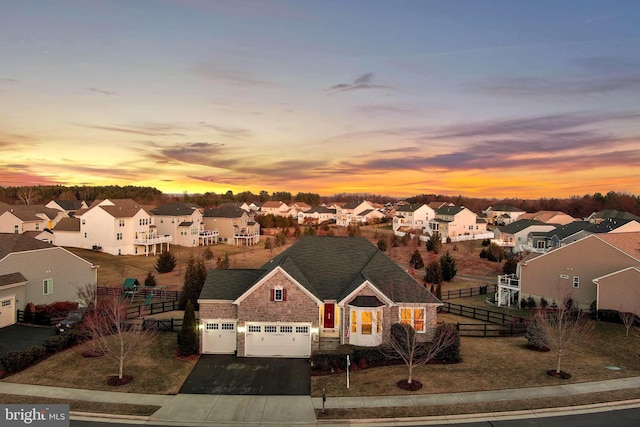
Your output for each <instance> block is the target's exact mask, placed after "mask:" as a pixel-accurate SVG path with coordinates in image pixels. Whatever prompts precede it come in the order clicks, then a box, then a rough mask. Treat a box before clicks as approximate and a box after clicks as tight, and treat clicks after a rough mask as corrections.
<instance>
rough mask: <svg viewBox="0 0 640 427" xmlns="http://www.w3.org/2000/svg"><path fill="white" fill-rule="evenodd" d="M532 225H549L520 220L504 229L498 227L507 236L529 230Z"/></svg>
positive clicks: (530, 220) (533, 220)
mask: <svg viewBox="0 0 640 427" xmlns="http://www.w3.org/2000/svg"><path fill="white" fill-rule="evenodd" d="M532 225H549V224H545V223H544V222H541V221H536V220H535V219H520V220H518V221H514V222H512V223H511V224H509V225H505V226H504V227H498V230H500V232H502V233H507V234H516V233H517V232H519V231H522V230H524V229H525V228H529V227H531V226H532Z"/></svg>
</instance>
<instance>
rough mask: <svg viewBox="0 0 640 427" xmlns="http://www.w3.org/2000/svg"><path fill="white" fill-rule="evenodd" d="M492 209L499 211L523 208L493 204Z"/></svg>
mask: <svg viewBox="0 0 640 427" xmlns="http://www.w3.org/2000/svg"><path fill="white" fill-rule="evenodd" d="M491 210H492V211H494V212H495V211H500V212H524V211H525V210H524V209H520V208H516V207H515V206H511V205H495V206H492V207H491Z"/></svg>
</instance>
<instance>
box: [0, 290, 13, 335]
mask: <svg viewBox="0 0 640 427" xmlns="http://www.w3.org/2000/svg"><path fill="white" fill-rule="evenodd" d="M14 323H16V298H15V297H9V298H6V297H5V298H3V299H2V300H1V301H0V328H3V327H5V326H9V325H13V324H14Z"/></svg>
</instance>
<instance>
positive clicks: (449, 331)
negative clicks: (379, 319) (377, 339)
mask: <svg viewBox="0 0 640 427" xmlns="http://www.w3.org/2000/svg"><path fill="white" fill-rule="evenodd" d="M430 329H431V330H428V331H427V334H426V336H431V339H430V340H427V341H421V340H420V339H419V338H420V335H422V334H418V333H416V330H415V329H414V328H413V326H411V325H408V324H405V323H394V324H393V325H391V340H390V342H389V344H390V346H391V349H392V350H393V351H392V352H390V353H391V354H388V355H389V356H396V357H398V356H399V357H400V358H401V359H402V361H403V362H404V364H405V365H406V366H407V380H406V382H407V384H413V382H414V378H413V370H414V368H416V367H417V366H421V365H424V364H426V363H428V362H429V361H430V360H433V359H435V357H436V356H438V354H440V353H442V352H443V351H444V350H446V349H448V348H449V347H451V346H454V345H458V344H459V339H460V338H459V334H458V330H457V328H456V327H455V325H454V324H452V323H443V324H440V325H439V326H438V327H437V328H435V327H432V328H430ZM383 351H384V350H383Z"/></svg>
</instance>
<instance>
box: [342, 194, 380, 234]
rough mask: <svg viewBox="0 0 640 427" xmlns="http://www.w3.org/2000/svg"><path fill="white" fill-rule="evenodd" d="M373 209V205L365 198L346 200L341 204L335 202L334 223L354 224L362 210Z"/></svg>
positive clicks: (344, 225) (343, 225)
mask: <svg viewBox="0 0 640 427" xmlns="http://www.w3.org/2000/svg"><path fill="white" fill-rule="evenodd" d="M373 209H374V206H373V205H372V204H371V203H370V202H368V201H366V200H365V201H355V202H348V203H345V204H343V205H337V204H336V225H339V226H341V227H346V226H348V225H353V224H356V223H357V217H358V216H360V217H362V216H361V214H362V212H364V211H367V210H373ZM362 222H364V221H362Z"/></svg>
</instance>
